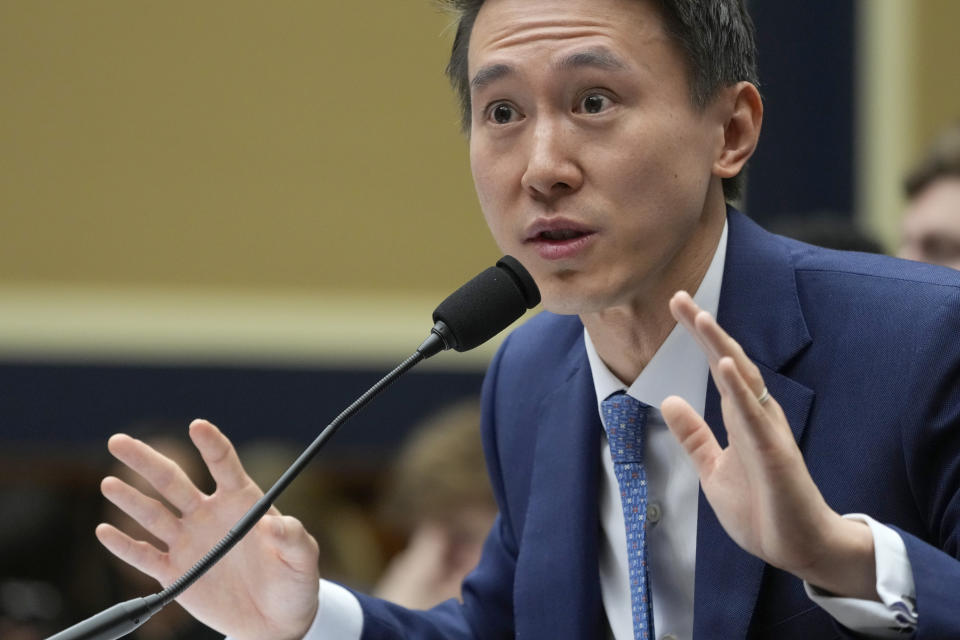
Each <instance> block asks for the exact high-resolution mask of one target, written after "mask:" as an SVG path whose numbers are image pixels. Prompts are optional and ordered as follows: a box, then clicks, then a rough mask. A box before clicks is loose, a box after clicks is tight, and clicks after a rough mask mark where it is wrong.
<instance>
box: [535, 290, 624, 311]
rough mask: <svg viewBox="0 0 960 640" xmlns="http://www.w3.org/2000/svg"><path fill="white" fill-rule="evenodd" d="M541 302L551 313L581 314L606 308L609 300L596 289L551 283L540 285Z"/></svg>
mask: <svg viewBox="0 0 960 640" xmlns="http://www.w3.org/2000/svg"><path fill="white" fill-rule="evenodd" d="M540 297H541V304H542V305H543V308H544V309H546V310H547V311H550V312H551V313H557V314H560V315H581V314H584V313H591V312H595V311H601V310H603V309H606V308H607V307H608V306H610V304H609V300H608V299H607V297H606V296H603V295H598V294H597V293H596V292H594V291H584V290H582V289H581V288H580V287H576V286H572V285H571V284H569V283H560V284H558V283H550V284H547V285H544V286H541V287H540Z"/></svg>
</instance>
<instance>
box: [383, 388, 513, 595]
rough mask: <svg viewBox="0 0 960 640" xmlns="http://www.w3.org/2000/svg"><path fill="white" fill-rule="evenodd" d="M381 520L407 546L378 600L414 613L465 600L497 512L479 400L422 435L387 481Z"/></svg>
mask: <svg viewBox="0 0 960 640" xmlns="http://www.w3.org/2000/svg"><path fill="white" fill-rule="evenodd" d="M381 513H382V515H383V517H384V519H385V521H386V523H387V524H388V525H392V526H393V528H394V529H396V530H397V532H399V533H400V534H401V535H403V536H404V537H405V538H406V541H407V542H406V547H405V548H404V549H403V550H402V551H400V553H398V554H397V555H396V556H394V558H393V559H392V561H391V562H390V564H389V566H388V567H387V570H386V571H385V573H384V575H383V576H382V577H381V579H380V581H379V582H378V583H377V585H376V587H375V589H374V594H375V595H376V596H378V597H380V598H384V599H385V600H391V601H393V602H396V603H397V604H400V605H403V606H405V607H408V608H411V609H427V608H430V607H432V606H434V605H436V604H439V603H440V602H443V601H444V600H449V599H450V598H457V599H458V600H460V599H461V594H460V583H461V582H462V581H463V579H464V578H465V577H466V575H467V574H468V573H469V572H470V571H471V570H472V569H473V568H474V567H475V566H476V565H477V562H479V560H480V552H481V550H482V548H483V541H484V539H485V538H486V536H487V532H488V531H490V527H491V526H492V525H493V521H494V519H495V518H496V515H497V507H496V504H495V502H494V499H493V493H492V492H491V490H490V481H489V480H488V478H487V472H486V466H485V464H484V460H483V448H482V446H481V442H480V400H479V398H473V399H471V400H467V401H463V402H460V403H457V404H454V405H451V406H449V407H447V408H446V409H443V410H440V411H439V412H437V413H435V414H433V415H432V416H431V417H429V418H428V419H427V420H426V421H425V422H424V423H422V424H421V425H420V426H418V427H416V428H415V430H414V431H413V432H412V434H411V435H410V437H409V438H408V440H407V442H406V443H405V444H404V446H403V449H402V450H401V452H400V455H399V458H398V460H397V462H396V465H395V467H394V469H393V473H392V474H390V476H389V477H388V484H387V487H386V492H385V495H384V499H383V503H382V506H381Z"/></svg>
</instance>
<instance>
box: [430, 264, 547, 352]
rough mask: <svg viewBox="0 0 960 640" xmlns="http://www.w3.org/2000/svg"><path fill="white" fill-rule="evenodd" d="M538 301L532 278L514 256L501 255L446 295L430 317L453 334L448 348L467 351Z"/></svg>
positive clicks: (538, 291)
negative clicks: (441, 323)
mask: <svg viewBox="0 0 960 640" xmlns="http://www.w3.org/2000/svg"><path fill="white" fill-rule="evenodd" d="M539 303H540V290H539V289H537V285H536V283H535V282H534V281H533V278H532V277H531V276H530V274H529V273H528V272H527V270H526V269H524V268H523V265H521V264H520V263H519V262H518V261H517V260H516V259H515V258H513V257H512V256H504V257H503V258H501V259H500V260H499V261H497V264H496V266H494V267H490V268H488V269H485V270H484V271H481V272H480V273H479V274H478V275H477V276H475V277H474V278H473V279H472V280H470V281H469V282H467V283H466V284H465V285H463V286H462V287H460V288H459V289H457V290H456V291H454V292H453V293H451V294H450V295H449V296H447V299H446V300H444V301H443V302H441V303H440V305H439V306H438V307H437V308H436V310H435V311H434V312H433V320H434V322H443V323H444V324H445V325H446V326H447V329H448V330H449V332H450V334H452V336H453V344H451V345H449V346H450V347H452V348H453V349H456V350H457V351H468V350H470V349H473V348H474V347H476V346H478V345H481V344H483V343H484V342H486V341H487V340H489V339H490V338H492V337H493V336H495V335H497V334H498V333H500V332H501V331H503V330H504V329H506V328H507V327H508V326H510V324H511V323H512V322H513V321H514V320H516V319H517V318H519V317H520V316H522V315H523V314H524V312H525V311H526V310H527V309H532V308H533V307H535V306H537V304H539Z"/></svg>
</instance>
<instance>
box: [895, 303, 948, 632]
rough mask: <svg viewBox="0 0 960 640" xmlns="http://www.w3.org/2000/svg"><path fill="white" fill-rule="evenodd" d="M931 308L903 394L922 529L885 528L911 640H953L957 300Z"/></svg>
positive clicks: (908, 449)
mask: <svg viewBox="0 0 960 640" xmlns="http://www.w3.org/2000/svg"><path fill="white" fill-rule="evenodd" d="M931 311H936V313H931V317H932V318H933V321H934V322H935V324H931V326H929V327H926V328H918V333H919V334H925V335H922V337H920V336H919V335H918V338H920V339H918V340H917V344H918V345H920V346H918V347H916V348H915V350H914V351H915V354H914V357H913V358H912V371H911V372H910V375H909V376H908V377H907V378H906V379H907V380H911V381H912V384H911V385H910V386H909V387H907V388H905V389H904V397H903V404H904V405H905V407H906V409H905V410H906V412H907V414H906V415H912V417H913V418H914V419H915V420H916V421H917V422H916V424H915V425H913V428H911V429H905V430H904V431H903V434H904V436H903V439H904V442H903V450H904V456H905V461H906V465H907V468H908V477H909V478H910V483H911V486H910V490H911V491H912V492H913V494H914V496H916V502H917V507H918V509H919V511H920V513H921V517H922V518H923V520H924V523H925V525H926V532H925V535H924V536H923V537H921V536H919V535H917V533H916V532H913V533H911V532H908V531H905V530H903V529H902V528H897V527H896V526H893V528H894V529H895V530H896V531H897V533H899V534H900V536H901V537H902V538H903V541H904V544H905V545H906V548H907V555H908V557H909V558H910V564H911V566H912V568H913V578H914V582H915V584H916V589H917V614H918V617H919V620H918V622H919V624H918V627H917V632H916V635H915V636H914V637H915V638H917V639H918V640H919V639H922V638H946V637H958V635H960V560H958V558H960V295H958V294H957V293H954V295H953V296H952V297H951V299H950V300H948V301H947V302H945V303H943V304H942V305H941V306H940V307H939V309H936V310H934V309H931ZM924 329H926V330H924ZM924 538H925V539H924Z"/></svg>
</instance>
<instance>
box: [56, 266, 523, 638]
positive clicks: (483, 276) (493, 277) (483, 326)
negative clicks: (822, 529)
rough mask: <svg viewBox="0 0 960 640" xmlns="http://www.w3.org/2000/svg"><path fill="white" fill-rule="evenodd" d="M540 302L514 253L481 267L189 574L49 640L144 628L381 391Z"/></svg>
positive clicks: (489, 333)
mask: <svg viewBox="0 0 960 640" xmlns="http://www.w3.org/2000/svg"><path fill="white" fill-rule="evenodd" d="M539 302H540V292H539V290H538V289H537V285H536V284H535V283H534V281H533V278H532V277H531V276H530V274H529V273H527V270H526V269H524V268H523V266H522V265H521V264H520V263H519V262H518V261H517V260H516V259H514V258H512V257H511V256H504V257H503V258H501V259H500V260H499V261H498V262H497V264H496V266H494V267H490V268H488V269H486V270H484V271H482V272H481V273H480V274H478V275H477V276H475V277H474V278H473V279H472V280H470V281H469V282H467V283H466V284H464V285H463V286H461V287H460V288H459V289H457V290H456V291H454V292H453V293H452V294H450V296H448V297H447V299H446V300H444V301H443V302H441V303H440V305H439V306H438V307H437V309H436V311H434V312H433V320H434V322H435V323H436V324H435V325H434V327H433V329H432V330H431V331H430V335H429V336H428V337H427V339H426V340H424V341H423V343H422V344H421V345H420V347H419V348H418V349H417V350H416V351H415V352H414V353H413V354H412V355H411V356H410V357H408V358H407V359H406V360H404V361H403V362H401V363H400V364H399V365H398V366H397V367H396V368H395V369H393V371H391V372H390V373H388V374H387V375H385V376H384V377H383V378H381V379H380V380H379V381H378V382H377V383H376V384H374V385H373V386H372V387H370V388H369V389H368V390H367V391H366V392H365V393H364V394H363V395H361V396H360V397H359V398H357V399H356V400H354V401H353V403H352V404H351V405H350V406H348V407H347V408H346V409H344V410H343V411H342V412H340V415H338V416H337V417H336V418H334V419H333V421H332V422H331V423H330V424H328V425H327V426H326V427H325V428H324V429H323V431H321V432H320V435H318V436H317V438H316V440H314V441H313V442H312V443H311V444H310V446H309V447H307V448H306V450H304V452H303V453H302V454H300V456H299V457H298V458H297V459H296V460H295V461H294V463H293V464H292V465H290V468H288V469H287V470H286V471H285V472H284V473H283V475H281V476H280V479H279V480H277V481H276V482H275V483H274V485H273V486H272V487H270V489H269V490H267V492H266V493H265V494H264V495H263V497H262V498H260V499H259V500H258V501H257V502H256V503H255V504H254V505H253V506H252V507H251V508H250V510H249V511H247V513H245V514H244V515H243V517H241V518H240V520H238V521H237V523H236V524H235V525H234V526H233V527H232V528H231V529H230V531H228V532H227V534H226V535H225V536H224V537H223V538H222V539H221V540H220V541H219V542H218V543H217V544H216V545H214V546H213V548H212V549H211V550H210V551H209V552H207V554H206V555H205V556H204V557H203V558H201V559H200V560H199V561H198V562H197V563H196V564H195V565H193V566H192V567H191V568H190V569H188V570H187V572H186V573H184V574H183V575H182V576H181V577H180V578H178V579H177V580H176V581H174V582H173V583H172V584H170V586H168V587H167V588H166V589H164V590H163V591H160V592H159V593H155V594H153V595H150V596H146V597H144V598H134V599H133V600H127V601H126V602H121V603H119V604H116V605H114V606H112V607H110V608H108V609H105V610H103V611H101V612H100V613H97V614H95V615H93V616H91V617H90V618H87V619H86V620H83V621H82V622H79V623H77V624H75V625H73V626H72V627H70V628H68V629H65V630H63V631H61V632H60V633H57V634H55V635H53V636H50V637H49V638H47V640H116V639H117V638H121V637H123V636H125V635H127V634H128V633H130V632H131V631H133V630H134V629H136V628H137V627H139V626H141V625H142V624H143V623H144V622H146V621H147V620H149V619H150V617H151V616H153V614H155V613H156V612H157V611H159V610H160V609H162V608H163V607H164V606H166V605H167V604H169V603H170V602H173V600H174V599H176V598H177V597H178V596H179V595H180V594H181V593H183V592H184V591H185V590H186V589H187V588H188V587H190V585H192V584H193V583H194V582H196V581H197V580H198V579H199V578H200V577H201V576H202V575H203V574H204V573H206V572H207V571H208V570H209V569H210V567H212V566H213V565H214V564H216V563H217V562H218V561H219V560H220V558H222V557H223V556H224V555H226V553H227V552H228V551H229V550H230V549H232V548H233V547H234V545H236V544H237V543H238V542H239V541H240V539H241V538H243V536H245V535H246V534H247V533H248V532H249V531H250V529H252V528H253V527H254V525H256V523H257V522H259V520H260V518H262V517H263V515H264V514H265V513H266V512H267V511H269V509H270V507H271V506H272V505H273V503H274V502H275V501H276V499H277V497H279V495H280V494H281V493H282V492H283V491H284V489H286V488H287V487H288V486H289V485H290V483H291V482H293V480H294V479H295V478H296V477H297V476H298V475H299V474H300V472H301V471H303V469H304V468H306V466H307V464H309V463H310V461H311V460H312V459H313V458H314V456H316V455H317V453H318V452H319V451H320V449H321V448H322V447H323V445H324V444H326V442H327V441H328V440H329V439H330V438H332V437H333V434H335V433H336V432H337V430H338V429H339V428H340V426H341V425H342V424H343V423H344V422H346V421H347V419H349V418H350V417H352V416H353V415H354V414H356V413H357V412H358V411H360V409H362V408H363V407H364V406H366V405H367V403H369V402H370V401H371V400H373V398H374V397H376V396H377V395H378V394H379V393H380V392H381V391H383V390H384V389H386V388H387V387H388V386H390V384H391V383H393V382H394V381H395V380H396V379H397V378H399V377H400V376H402V375H403V374H404V373H406V372H407V371H409V370H410V369H412V368H413V367H414V366H416V364H417V363H419V362H421V361H422V360H426V359H427V358H429V357H431V356H433V355H436V354H437V353H439V352H440V351H444V350H446V349H455V350H456V351H467V350H469V349H472V348H474V347H476V346H478V345H480V344H482V343H483V342H486V341H487V340H489V339H490V338H492V337H493V336H495V335H496V334H498V333H500V332H501V331H502V330H503V329H506V328H507V326H509V325H510V324H512V323H513V322H514V321H515V320H516V319H517V318H519V317H520V316H521V315H523V313H524V312H525V311H526V310H527V309H530V308H533V307H535V306H536V305H537V304H538V303H539Z"/></svg>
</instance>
